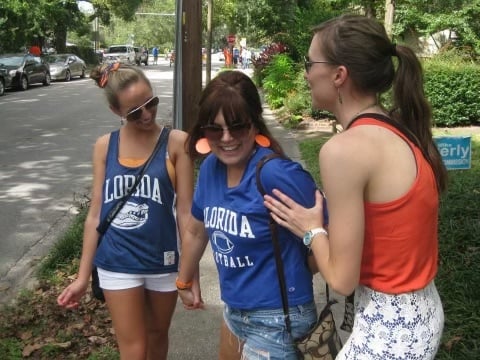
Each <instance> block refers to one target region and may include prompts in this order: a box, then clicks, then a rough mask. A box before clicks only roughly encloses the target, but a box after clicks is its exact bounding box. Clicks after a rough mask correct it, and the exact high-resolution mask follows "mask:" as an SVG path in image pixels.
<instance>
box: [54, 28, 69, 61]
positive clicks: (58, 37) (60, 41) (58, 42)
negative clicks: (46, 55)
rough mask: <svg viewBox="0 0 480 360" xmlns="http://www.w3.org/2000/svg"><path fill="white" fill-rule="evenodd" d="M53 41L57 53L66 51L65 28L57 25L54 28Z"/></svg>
mask: <svg viewBox="0 0 480 360" xmlns="http://www.w3.org/2000/svg"><path fill="white" fill-rule="evenodd" d="M54 36H55V42H54V46H55V49H56V50H57V53H58V54H61V53H64V52H66V48H67V28H66V27H64V26H58V27H56V28H55V35H54Z"/></svg>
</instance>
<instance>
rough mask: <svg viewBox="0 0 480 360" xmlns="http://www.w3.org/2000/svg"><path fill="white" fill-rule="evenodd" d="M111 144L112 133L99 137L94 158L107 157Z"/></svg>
mask: <svg viewBox="0 0 480 360" xmlns="http://www.w3.org/2000/svg"><path fill="white" fill-rule="evenodd" d="M109 142H110V133H108V134H104V135H101V136H100V137H98V138H97V141H96V142H95V145H94V148H93V151H94V156H96V157H101V158H103V157H106V154H107V150H108V144H109Z"/></svg>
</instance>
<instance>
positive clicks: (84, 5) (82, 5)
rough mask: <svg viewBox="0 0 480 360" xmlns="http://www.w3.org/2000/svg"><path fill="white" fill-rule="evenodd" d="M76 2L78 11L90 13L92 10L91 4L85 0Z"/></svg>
mask: <svg viewBox="0 0 480 360" xmlns="http://www.w3.org/2000/svg"><path fill="white" fill-rule="evenodd" d="M77 2H78V8H79V9H80V11H82V12H84V13H92V12H93V7H92V4H90V3H89V2H86V1H77Z"/></svg>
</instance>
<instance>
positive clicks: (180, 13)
mask: <svg viewBox="0 0 480 360" xmlns="http://www.w3.org/2000/svg"><path fill="white" fill-rule="evenodd" d="M176 11H177V33H176V42H175V43H176V48H175V76H174V112H175V115H174V125H175V127H176V128H179V129H181V130H185V131H188V130H189V129H190V128H191V127H192V125H193V124H194V123H195V121H196V120H197V117H198V102H199V100H200V94H201V92H202V46H201V44H202V43H201V39H202V7H201V1H198V0H177V10H176Z"/></svg>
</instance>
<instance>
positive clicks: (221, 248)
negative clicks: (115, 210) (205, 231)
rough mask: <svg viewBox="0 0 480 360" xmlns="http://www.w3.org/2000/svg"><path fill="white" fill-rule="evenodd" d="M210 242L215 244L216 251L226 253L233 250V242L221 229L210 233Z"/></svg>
mask: <svg viewBox="0 0 480 360" xmlns="http://www.w3.org/2000/svg"><path fill="white" fill-rule="evenodd" d="M212 242H213V243H214V244H215V246H216V248H217V250H218V252H220V253H222V254H228V253H231V252H232V251H233V246H234V245H233V243H232V242H231V241H230V239H229V238H228V237H227V236H226V235H225V234H224V233H223V232H221V231H215V232H214V233H213V234H212Z"/></svg>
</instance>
